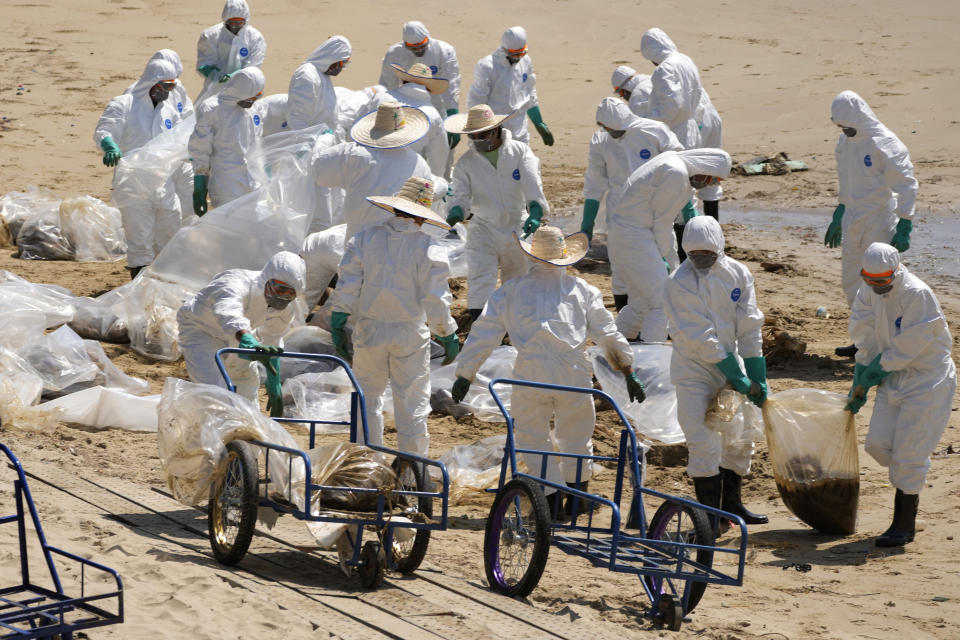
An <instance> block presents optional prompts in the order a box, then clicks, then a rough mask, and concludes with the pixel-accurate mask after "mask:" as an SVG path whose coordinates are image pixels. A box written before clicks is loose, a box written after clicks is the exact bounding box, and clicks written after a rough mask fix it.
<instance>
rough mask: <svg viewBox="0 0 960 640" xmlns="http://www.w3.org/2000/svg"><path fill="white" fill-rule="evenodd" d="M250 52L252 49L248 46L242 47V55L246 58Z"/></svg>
mask: <svg viewBox="0 0 960 640" xmlns="http://www.w3.org/2000/svg"><path fill="white" fill-rule="evenodd" d="M249 53H250V50H249V49H247V48H246V47H240V55H241V56H243V57H244V58H246V57H247V54H249Z"/></svg>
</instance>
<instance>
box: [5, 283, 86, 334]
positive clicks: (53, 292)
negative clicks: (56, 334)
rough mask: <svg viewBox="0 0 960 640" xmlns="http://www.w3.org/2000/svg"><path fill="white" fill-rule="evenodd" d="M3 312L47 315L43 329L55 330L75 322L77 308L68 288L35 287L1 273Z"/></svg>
mask: <svg viewBox="0 0 960 640" xmlns="http://www.w3.org/2000/svg"><path fill="white" fill-rule="evenodd" d="M0 300H2V301H3V305H2V307H3V309H2V312H0V313H6V312H10V311H13V310H35V311H38V312H40V313H41V314H43V321H42V326H43V328H44V329H51V328H53V327H57V326H60V325H61V324H64V323H65V322H69V321H70V320H71V319H73V316H74V314H75V313H76V308H75V307H74V306H73V300H74V297H73V295H72V294H71V293H70V291H69V290H68V289H64V288H63V287H57V286H54V285H49V284H34V283H33V282H29V281H27V280H24V279H23V278H21V277H20V276H17V275H15V274H13V273H10V272H9V271H0Z"/></svg>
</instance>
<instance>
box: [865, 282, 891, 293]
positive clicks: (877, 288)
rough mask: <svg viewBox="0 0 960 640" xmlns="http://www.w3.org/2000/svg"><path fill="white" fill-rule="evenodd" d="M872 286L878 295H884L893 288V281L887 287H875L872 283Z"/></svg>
mask: <svg viewBox="0 0 960 640" xmlns="http://www.w3.org/2000/svg"><path fill="white" fill-rule="evenodd" d="M870 288H871V289H873V292H874V293H875V294H877V295H878V296H882V295H883V294H885V293H889V292H890V290H891V289H893V283H892V282H891V283H890V284H888V285H887V286H885V287H875V286H873V285H870Z"/></svg>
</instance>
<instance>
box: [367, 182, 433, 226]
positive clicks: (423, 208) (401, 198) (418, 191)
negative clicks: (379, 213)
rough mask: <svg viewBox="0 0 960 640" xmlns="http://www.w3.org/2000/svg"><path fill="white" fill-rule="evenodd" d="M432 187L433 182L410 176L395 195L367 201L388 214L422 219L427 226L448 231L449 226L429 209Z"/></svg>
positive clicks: (373, 197)
mask: <svg viewBox="0 0 960 640" xmlns="http://www.w3.org/2000/svg"><path fill="white" fill-rule="evenodd" d="M434 187H435V185H434V184H433V181H431V180H426V179H424V178H419V177H417V176H412V177H410V178H408V179H407V181H406V182H405V183H403V187H401V189H400V192H399V193H398V194H397V195H395V196H370V197H368V198H367V200H368V201H369V202H372V203H373V204H375V205H377V206H378V207H380V208H381V209H386V210H387V211H389V212H390V213H406V214H408V215H411V216H416V217H418V218H423V220H424V222H426V223H428V224H432V225H434V226H437V227H440V228H441V229H447V230H449V229H450V225H448V224H447V223H446V221H445V220H444V219H443V218H441V217H440V216H439V215H437V214H436V213H434V212H433V210H432V209H431V208H430V207H431V206H432V205H433V189H434Z"/></svg>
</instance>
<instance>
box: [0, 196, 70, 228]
mask: <svg viewBox="0 0 960 640" xmlns="http://www.w3.org/2000/svg"><path fill="white" fill-rule="evenodd" d="M59 208H60V198H57V197H55V196H54V195H53V194H52V193H50V192H49V191H47V190H46V189H43V190H41V189H37V187H36V186H35V185H32V184H31V185H28V186H27V190H26V191H10V192H8V193H6V194H4V195H3V197H0V216H3V219H4V220H6V221H7V225H8V226H9V228H10V233H11V234H12V235H13V237H14V238H16V237H17V236H18V235H19V233H20V227H21V226H22V225H23V223H24V222H25V221H26V220H27V218H30V217H32V216H35V215H38V214H41V213H44V212H54V211H57V210H59Z"/></svg>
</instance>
